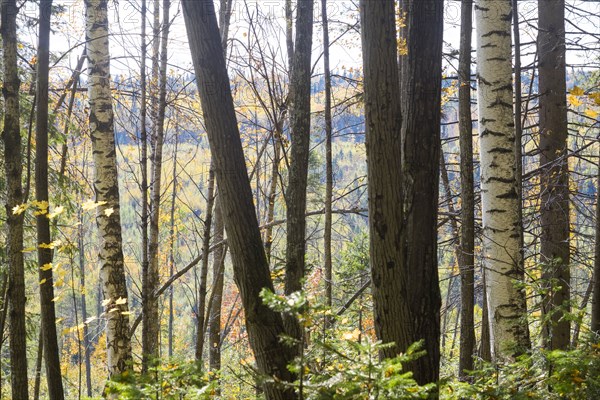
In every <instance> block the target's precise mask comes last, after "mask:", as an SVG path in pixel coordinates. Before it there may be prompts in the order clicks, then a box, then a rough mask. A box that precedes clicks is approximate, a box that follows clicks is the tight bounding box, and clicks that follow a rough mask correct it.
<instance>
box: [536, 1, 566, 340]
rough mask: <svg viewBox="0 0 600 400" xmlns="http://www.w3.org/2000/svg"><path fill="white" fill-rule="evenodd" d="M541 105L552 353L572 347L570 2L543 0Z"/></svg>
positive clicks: (543, 246)
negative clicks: (567, 46)
mask: <svg viewBox="0 0 600 400" xmlns="http://www.w3.org/2000/svg"><path fill="white" fill-rule="evenodd" d="M538 15H539V31H538V32H539V33H538V57H539V67H538V71H539V78H538V79H539V92H540V98H539V105H540V114H539V115H540V128H539V131H540V142H539V148H540V165H541V166H542V175H541V179H540V184H541V186H540V193H541V199H540V200H541V204H540V214H541V215H540V224H541V228H542V231H541V236H540V255H541V261H542V268H543V272H542V279H543V280H544V284H545V285H546V287H547V289H548V292H547V295H545V296H544V298H543V301H542V307H543V313H544V315H547V316H549V317H550V318H549V319H550V321H549V322H548V323H547V324H545V326H544V328H543V329H544V330H545V337H546V338H547V340H548V345H549V348H550V349H561V350H564V349H566V348H568V346H569V341H570V340H569V334H570V323H569V320H568V319H567V318H564V315H565V312H567V313H568V312H569V311H570V307H569V299H570V290H569V288H570V280H571V274H570V271H569V259H570V250H569V165H568V162H567V150H568V147H567V137H568V129H567V124H568V122H567V96H566V91H567V84H566V70H565V55H566V54H565V2H564V0H539V1H538Z"/></svg>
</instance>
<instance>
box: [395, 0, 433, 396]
mask: <svg viewBox="0 0 600 400" xmlns="http://www.w3.org/2000/svg"><path fill="white" fill-rule="evenodd" d="M404 11H405V12H407V17H406V28H405V32H406V41H407V47H408V55H406V56H403V57H402V58H401V59H400V60H401V65H400V70H401V99H402V118H403V119H402V153H401V155H402V185H403V192H404V193H403V199H402V202H401V203H398V204H402V205H403V209H404V212H405V214H404V216H403V217H404V219H403V221H405V229H406V231H405V233H406V234H405V236H404V243H403V245H404V246H405V249H406V252H405V254H404V256H405V259H404V261H405V265H404V266H403V268H404V272H405V274H406V278H407V279H409V280H410V284H408V285H407V287H406V295H407V296H408V297H407V300H408V303H409V304H408V307H409V312H410V314H408V315H406V316H405V317H408V318H407V319H406V320H405V322H404V323H405V324H407V322H406V321H410V325H412V326H411V327H410V328H408V329H406V328H404V332H403V334H402V336H401V337H399V338H397V339H396V340H395V341H396V343H397V344H399V345H400V347H401V349H403V348H405V347H406V346H407V345H409V344H410V343H412V342H416V341H417V340H420V339H424V340H425V349H426V350H427V355H426V356H424V357H421V358H420V359H418V360H416V361H415V362H414V364H413V366H412V370H413V372H414V376H415V379H416V380H417V382H419V383H421V384H423V383H426V382H436V381H437V380H438V376H439V357H440V349H439V335H440V303H441V301H440V289H439V282H438V272H437V209H438V186H439V185H438V182H439V157H440V156H439V151H440V120H441V114H440V103H441V98H440V96H441V82H442V76H441V71H442V35H443V2H442V1H417V0H410V1H409V0H406V1H404ZM414 299H420V301H414Z"/></svg>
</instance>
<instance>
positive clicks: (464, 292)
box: [458, 0, 475, 379]
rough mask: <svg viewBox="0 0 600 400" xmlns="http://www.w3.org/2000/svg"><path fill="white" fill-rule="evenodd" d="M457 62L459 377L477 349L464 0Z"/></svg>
mask: <svg viewBox="0 0 600 400" xmlns="http://www.w3.org/2000/svg"><path fill="white" fill-rule="evenodd" d="M460 27H461V28H460V29H461V31H460V55H459V61H458V63H459V64H458V85H459V88H458V102H459V104H458V120H459V136H460V137H459V142H460V190H461V204H462V205H461V221H462V224H461V228H460V260H459V268H460V299H461V307H460V357H459V361H458V376H459V378H461V379H465V378H466V373H465V371H470V370H472V369H473V352H474V349H475V322H474V318H473V307H474V306H475V187H474V182H473V181H474V179H473V121H472V119H471V34H472V32H473V0H462V3H461V24H460Z"/></svg>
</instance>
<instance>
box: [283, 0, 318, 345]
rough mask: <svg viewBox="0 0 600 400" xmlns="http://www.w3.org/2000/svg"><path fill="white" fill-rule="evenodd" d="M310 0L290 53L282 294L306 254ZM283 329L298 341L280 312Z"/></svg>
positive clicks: (300, 12) (298, 274) (294, 326)
mask: <svg viewBox="0 0 600 400" xmlns="http://www.w3.org/2000/svg"><path fill="white" fill-rule="evenodd" d="M313 9H314V3H313V1H300V2H298V8H297V15H296V40H295V46H296V48H295V50H294V55H293V57H292V73H291V83H290V97H289V98H290V129H291V133H290V136H291V150H290V152H291V162H290V166H289V171H288V189H287V193H286V206H287V213H286V216H287V225H286V226H287V243H286V252H285V255H286V267H285V280H284V283H285V289H284V291H285V294H286V295H289V294H291V293H293V292H297V291H299V290H302V279H303V278H304V273H305V259H304V258H305V255H306V216H305V214H306V188H307V184H308V153H309V151H310V78H311V72H312V71H311V67H312V66H311V54H312V35H313ZM284 323H285V325H286V331H287V332H288V334H289V335H290V336H291V337H293V338H294V339H296V340H298V341H300V340H301V338H302V329H301V327H300V324H299V323H298V321H296V320H295V318H293V317H291V316H287V315H286V316H284Z"/></svg>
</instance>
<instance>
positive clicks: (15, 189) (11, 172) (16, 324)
mask: <svg viewBox="0 0 600 400" xmlns="http://www.w3.org/2000/svg"><path fill="white" fill-rule="evenodd" d="M1 7H2V8H1V10H0V15H1V18H2V22H1V26H0V29H1V31H2V49H3V56H4V60H3V64H4V76H3V88H2V93H3V94H4V132H2V139H3V141H4V169H5V172H6V224H7V227H8V233H7V238H6V255H7V259H8V275H9V280H8V282H9V283H8V299H9V300H8V303H9V304H8V307H9V321H10V331H9V345H10V372H11V374H10V376H11V393H12V398H13V399H26V398H28V397H29V395H28V381H27V331H26V327H25V302H26V298H25V269H24V266H25V264H24V261H23V214H21V213H19V214H17V213H14V212H13V208H15V207H17V206H19V205H21V204H22V203H23V184H22V175H23V173H22V170H23V168H22V159H21V121H20V118H21V113H20V107H19V90H20V86H21V81H20V80H19V70H18V65H17V13H18V9H17V3H16V1H15V0H3V1H2V6H1ZM2 294H4V292H2ZM2 307H3V308H4V309H6V307H7V304H6V303H3V304H2ZM3 333H4V330H2V332H0V335H2V334H3Z"/></svg>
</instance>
